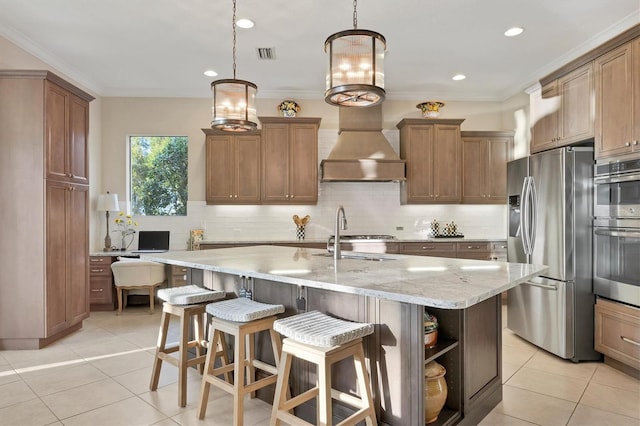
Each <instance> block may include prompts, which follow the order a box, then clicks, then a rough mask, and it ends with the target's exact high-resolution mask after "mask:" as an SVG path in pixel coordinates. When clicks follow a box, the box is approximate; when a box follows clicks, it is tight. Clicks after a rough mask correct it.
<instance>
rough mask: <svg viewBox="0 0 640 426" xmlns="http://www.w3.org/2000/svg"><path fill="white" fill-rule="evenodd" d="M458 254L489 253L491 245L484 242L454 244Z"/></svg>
mask: <svg viewBox="0 0 640 426" xmlns="http://www.w3.org/2000/svg"><path fill="white" fill-rule="evenodd" d="M456 248H457V250H458V254H463V253H465V254H466V253H477V252H487V253H488V252H491V243H488V242H487V243H484V242H468V243H456Z"/></svg>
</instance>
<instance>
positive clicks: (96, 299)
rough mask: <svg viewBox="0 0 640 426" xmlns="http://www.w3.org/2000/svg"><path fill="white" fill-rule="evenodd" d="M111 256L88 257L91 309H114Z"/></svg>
mask: <svg viewBox="0 0 640 426" xmlns="http://www.w3.org/2000/svg"><path fill="white" fill-rule="evenodd" d="M113 259H114V257H113V256H91V257H90V258H89V304H90V306H91V310H92V311H112V310H114V309H115V304H114V300H115V298H114V297H113V290H114V288H113V275H112V273H111V263H112V262H113Z"/></svg>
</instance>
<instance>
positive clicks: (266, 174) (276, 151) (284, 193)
mask: <svg viewBox="0 0 640 426" xmlns="http://www.w3.org/2000/svg"><path fill="white" fill-rule="evenodd" d="M262 135H263V141H262V159H263V162H262V201H264V202H265V203H273V202H286V201H288V199H289V191H290V188H289V126H288V125H287V124H284V123H268V124H264V125H263V127H262Z"/></svg>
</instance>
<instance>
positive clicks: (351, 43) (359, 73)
mask: <svg viewBox="0 0 640 426" xmlns="http://www.w3.org/2000/svg"><path fill="white" fill-rule="evenodd" d="M386 47H387V45H386V40H385V38H384V37H383V36H382V35H381V34H379V33H377V32H375V31H369V30H360V29H353V30H346V31H341V32H338V33H335V34H332V35H330V36H329V37H328V38H327V40H326V41H325V43H324V50H325V52H326V53H327V54H328V55H329V66H328V69H327V91H326V92H325V101H327V103H329V104H332V105H338V106H357V107H358V106H373V105H376V104H378V103H380V102H382V101H383V100H384V98H385V96H386V92H385V90H384V55H385V50H386Z"/></svg>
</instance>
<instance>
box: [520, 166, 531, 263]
mask: <svg viewBox="0 0 640 426" xmlns="http://www.w3.org/2000/svg"><path fill="white" fill-rule="evenodd" d="M528 195H529V176H526V177H525V178H524V181H523V182H522V194H521V195H520V200H521V203H522V204H521V206H520V227H521V229H522V236H521V238H522V247H523V248H524V254H525V255H526V256H528V255H529V254H530V253H529V239H528V238H529V224H528V217H529V199H528Z"/></svg>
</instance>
